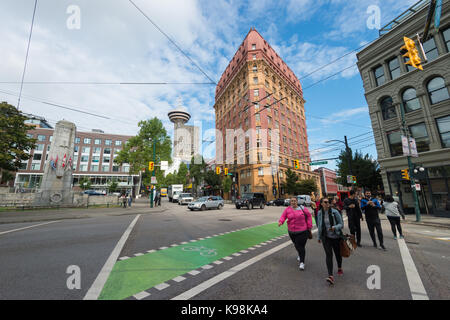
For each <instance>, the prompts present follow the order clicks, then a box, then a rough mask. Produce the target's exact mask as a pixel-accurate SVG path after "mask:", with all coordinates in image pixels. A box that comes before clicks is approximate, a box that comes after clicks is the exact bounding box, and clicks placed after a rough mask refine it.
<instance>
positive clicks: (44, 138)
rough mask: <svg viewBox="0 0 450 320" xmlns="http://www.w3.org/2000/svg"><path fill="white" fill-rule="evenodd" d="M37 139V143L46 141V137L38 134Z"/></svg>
mask: <svg viewBox="0 0 450 320" xmlns="http://www.w3.org/2000/svg"><path fill="white" fill-rule="evenodd" d="M37 139H38V141H46V140H47V137H46V136H44V135H42V134H39V135H38V136H37Z"/></svg>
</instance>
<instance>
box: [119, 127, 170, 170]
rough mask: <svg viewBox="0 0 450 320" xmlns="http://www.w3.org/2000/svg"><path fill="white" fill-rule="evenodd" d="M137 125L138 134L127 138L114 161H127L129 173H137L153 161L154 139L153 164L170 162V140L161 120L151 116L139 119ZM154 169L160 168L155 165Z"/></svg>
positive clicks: (120, 162) (121, 162)
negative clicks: (148, 118)
mask: <svg viewBox="0 0 450 320" xmlns="http://www.w3.org/2000/svg"><path fill="white" fill-rule="evenodd" d="M139 127H140V130H139V133H138V135H137V136H135V137H132V138H131V139H130V140H128V142H127V143H126V144H125V146H124V148H123V149H122V150H121V151H120V152H119V153H118V155H117V157H116V158H115V159H114V162H115V163H117V164H123V163H129V164H130V174H138V173H139V171H141V170H142V169H144V168H146V170H148V164H149V162H150V161H153V141H156V142H155V144H156V145H155V151H156V159H155V160H156V161H155V164H159V163H161V160H163V161H164V160H165V161H169V164H171V163H172V158H171V154H172V140H171V139H170V137H169V136H168V134H167V131H166V129H165V128H164V126H163V124H162V122H161V120H159V119H158V118H153V119H150V120H145V121H141V122H139ZM155 170H156V171H158V170H160V168H159V167H157V166H155ZM146 173H147V172H146ZM148 173H150V172H148ZM150 174H151V173H150ZM155 174H156V172H155Z"/></svg>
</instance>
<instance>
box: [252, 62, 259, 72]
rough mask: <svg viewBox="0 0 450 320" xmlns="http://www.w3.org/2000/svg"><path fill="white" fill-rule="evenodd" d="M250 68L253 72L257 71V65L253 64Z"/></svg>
mask: <svg viewBox="0 0 450 320" xmlns="http://www.w3.org/2000/svg"><path fill="white" fill-rule="evenodd" d="M252 70H253V72H254V73H257V72H258V67H257V66H256V64H254V65H253V68H252Z"/></svg>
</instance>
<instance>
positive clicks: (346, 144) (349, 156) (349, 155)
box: [344, 136, 353, 176]
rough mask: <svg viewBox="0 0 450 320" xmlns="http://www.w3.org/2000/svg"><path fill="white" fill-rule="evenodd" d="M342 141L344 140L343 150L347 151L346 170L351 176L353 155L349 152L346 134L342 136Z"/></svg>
mask: <svg viewBox="0 0 450 320" xmlns="http://www.w3.org/2000/svg"><path fill="white" fill-rule="evenodd" d="M344 141H345V151H346V152H347V161H348V171H349V172H350V175H351V176H353V170H352V160H353V155H352V154H351V151H350V148H349V146H348V141H347V136H344Z"/></svg>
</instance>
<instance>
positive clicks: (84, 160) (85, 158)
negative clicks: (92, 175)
mask: <svg viewBox="0 0 450 320" xmlns="http://www.w3.org/2000/svg"><path fill="white" fill-rule="evenodd" d="M81 162H89V156H81Z"/></svg>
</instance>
